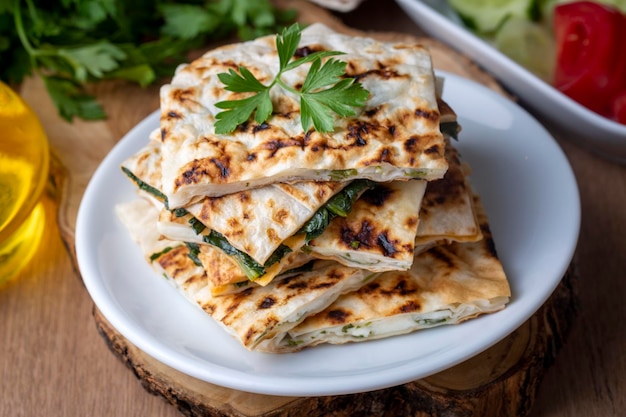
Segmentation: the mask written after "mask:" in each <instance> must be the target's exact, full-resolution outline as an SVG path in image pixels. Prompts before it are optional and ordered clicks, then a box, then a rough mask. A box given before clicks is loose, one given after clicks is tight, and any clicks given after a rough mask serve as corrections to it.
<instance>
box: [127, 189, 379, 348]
mask: <svg viewBox="0 0 626 417" xmlns="http://www.w3.org/2000/svg"><path fill="white" fill-rule="evenodd" d="M151 209H154V206H152V205H151V204H150V203H148V202H146V201H145V200H138V201H136V202H132V203H127V204H122V205H118V206H117V207H116V211H117V213H118V215H120V218H121V219H122V220H123V221H124V223H125V224H126V226H127V227H128V228H129V231H130V233H131V235H132V236H133V238H134V239H135V240H136V241H137V242H139V244H140V247H141V249H142V250H143V251H144V254H145V256H146V258H147V259H148V261H149V262H150V264H151V265H152V266H153V267H154V268H155V270H156V271H157V272H158V273H159V275H164V276H166V277H167V278H168V279H170V281H171V283H172V284H174V285H175V287H176V288H177V289H178V290H180V292H181V293H182V294H183V295H184V296H185V297H186V298H187V299H189V300H190V301H191V302H193V303H194V304H196V305H198V306H199V307H201V308H202V309H203V310H204V311H205V312H207V313H208V314H209V315H210V316H211V317H213V318H214V319H215V320H216V321H217V322H218V323H219V324H220V325H222V327H224V329H226V331H227V332H228V333H230V334H231V335H233V336H234V337H235V338H236V339H237V340H239V341H240V342H241V344H242V345H243V346H244V347H245V348H246V349H250V350H252V349H254V348H255V347H256V346H257V345H258V344H259V343H261V342H262V341H263V340H266V339H269V338H272V337H274V336H275V335H276V334H277V333H278V332H284V331H287V330H289V329H290V328H292V327H294V326H296V325H297V324H298V323H299V322H301V321H302V320H303V319H304V318H305V317H306V316H308V315H309V314H314V313H317V312H319V311H321V310H323V309H324V308H326V307H327V306H328V305H330V304H331V303H332V302H333V301H334V300H336V299H337V297H339V295H341V294H342V293H346V292H350V291H354V290H356V289H358V288H359V287H361V286H362V285H364V284H365V283H366V282H367V281H368V280H370V279H373V278H374V277H375V276H376V274H375V273H372V272H369V271H365V270H362V269H358V268H346V267H344V266H342V265H339V264H337V263H336V262H331V261H315V263H314V265H312V266H311V268H310V270H308V271H297V272H295V273H293V274H291V276H289V277H286V278H283V279H280V280H277V281H274V282H272V283H271V284H270V285H268V286H265V287H261V286H257V285H252V286H248V287H247V288H245V289H244V290H243V291H241V292H238V293H234V294H225V295H222V296H220V297H214V296H213V295H212V293H211V288H210V286H209V285H208V277H207V271H211V270H213V269H212V268H207V269H205V268H204V267H203V266H202V265H198V264H197V263H196V262H194V260H193V258H194V256H190V248H189V247H188V246H187V245H185V244H183V243H181V242H172V241H170V242H167V243H165V244H166V245H167V248H168V250H160V251H159V252H152V250H153V248H161V247H162V246H163V245H164V243H163V242H161V241H159V240H158V236H157V234H155V233H153V232H152V231H151V229H150V228H148V229H146V228H144V227H139V226H138V223H134V222H133V220H141V219H145V218H147V217H152V220H154V216H156V211H151ZM146 211H147V212H148V216H146ZM222 266H223V265H220V268H221V267H222Z"/></svg>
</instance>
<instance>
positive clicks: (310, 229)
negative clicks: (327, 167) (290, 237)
mask: <svg viewBox="0 0 626 417" xmlns="http://www.w3.org/2000/svg"><path fill="white" fill-rule="evenodd" d="M375 186H376V183H375V182H373V181H370V180H355V181H353V182H351V183H350V184H348V185H347V186H346V187H345V188H344V189H343V190H341V191H339V192H338V193H337V194H335V195H334V196H332V197H331V198H330V199H329V200H328V202H326V204H325V205H324V206H322V207H320V209H319V210H317V211H316V212H315V214H314V215H313V217H311V218H310V219H309V221H308V222H306V223H305V224H304V225H303V226H302V228H300V230H299V231H298V233H306V239H305V242H306V243H308V242H310V241H311V240H313V239H315V238H316V237H318V236H320V235H321V234H322V233H323V232H324V230H326V227H328V225H329V224H330V222H331V220H333V219H334V218H335V217H337V216H341V217H345V216H347V215H348V213H349V212H350V210H351V209H352V205H353V204H354V202H355V201H356V200H357V199H358V198H359V196H360V195H361V194H362V193H363V192H364V191H365V190H366V189H371V188H374V187H375Z"/></svg>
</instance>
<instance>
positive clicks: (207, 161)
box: [161, 24, 447, 208]
mask: <svg viewBox="0 0 626 417" xmlns="http://www.w3.org/2000/svg"><path fill="white" fill-rule="evenodd" d="M318 50H339V51H342V52H345V54H344V55H341V56H340V58H341V60H342V61H345V62H347V67H346V72H347V75H349V76H353V77H355V78H356V79H357V80H358V81H359V82H360V83H361V84H362V85H363V86H364V88H366V89H367V90H368V91H369V92H370V97H369V98H368V100H367V102H366V105H365V107H364V108H361V109H359V110H358V112H359V113H358V115H357V116H354V117H347V118H338V119H337V120H336V122H335V125H336V128H335V131H334V132H332V133H319V132H316V131H313V130H310V131H308V132H304V131H303V130H302V127H301V123H300V105H299V102H298V99H297V96H295V95H293V93H291V92H289V91H287V90H285V89H283V88H282V87H280V86H275V87H274V88H273V89H272V90H271V93H270V94H271V95H272V100H273V102H274V114H273V116H272V117H271V118H270V119H269V120H268V121H267V122H265V123H263V124H261V125H259V124H257V123H256V122H254V121H250V122H248V123H246V124H245V125H242V126H240V127H239V128H238V129H237V130H235V131H234V132H233V133H232V134H229V135H218V134H215V131H214V123H215V115H216V114H217V113H218V112H219V109H218V108H216V107H215V103H217V102H220V101H224V100H237V99H241V98H244V97H247V93H236V92H230V91H226V90H225V89H224V86H223V85H222V84H221V82H220V81H219V80H218V77H217V74H219V73H223V72H227V71H228V70H229V69H231V68H237V67H238V66H240V65H241V66H244V67H246V68H247V69H248V70H250V71H251V72H252V73H253V74H254V75H255V76H256V77H257V78H258V79H259V80H261V81H264V82H267V81H269V80H270V79H273V78H274V76H275V75H276V73H277V72H278V62H279V61H278V57H277V53H276V48H275V37H274V36H268V37H262V38H259V39H256V40H254V41H250V42H246V43H240V44H235V45H229V46H225V47H222V48H218V49H214V50H212V51H209V52H208V53H206V54H205V55H204V56H202V57H200V58H198V59H197V60H195V61H193V62H192V63H190V64H188V65H183V66H180V67H179V68H178V69H177V71H176V74H175V75H174V77H173V79H172V81H171V83H170V84H167V85H165V86H163V87H162V88H161V133H162V145H163V149H162V153H163V192H164V193H165V194H166V195H167V198H168V202H169V204H170V207H171V208H176V207H182V206H185V205H187V204H188V203H189V202H190V201H193V200H194V199H195V198H197V197H198V196H219V195H224V194H230V193H236V192H239V191H242V190H247V189H249V188H251V187H260V186H263V185H267V184H270V183H276V182H295V181H302V180H317V181H329V180H335V181H347V180H353V179H355V178H369V179H372V180H374V181H378V182H380V181H391V180H394V179H403V180H406V179H424V180H431V179H437V178H441V177H442V176H443V174H444V173H445V171H446V169H447V163H446V160H445V157H444V148H445V144H444V141H443V136H442V134H441V132H440V130H439V117H440V114H439V110H438V105H437V97H436V92H435V77H434V73H433V67H432V62H431V58H430V55H429V53H428V51H427V50H426V48H425V47H423V46H421V45H419V44H409V43H389V42H379V41H376V40H374V39H370V38H364V37H353V36H346V35H342V34H338V33H334V32H332V31H330V30H329V29H328V28H326V27H325V26H323V25H320V24H316V25H312V26H310V27H308V28H307V29H305V30H304V31H303V32H302V39H301V42H300V47H299V49H298V51H297V52H296V55H302V54H306V53H308V52H310V51H318ZM308 69H309V64H305V65H302V66H300V67H298V68H296V69H294V70H291V71H288V72H286V73H284V74H283V77H282V79H283V81H285V83H287V84H288V85H293V86H295V85H297V84H299V83H302V82H303V81H304V79H305V76H306V73H307V72H308Z"/></svg>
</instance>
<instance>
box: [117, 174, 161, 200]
mask: <svg viewBox="0 0 626 417" xmlns="http://www.w3.org/2000/svg"><path fill="white" fill-rule="evenodd" d="M122 171H124V174H126V175H128V177H129V178H130V179H131V180H133V182H134V183H135V184H137V187H139V189H140V190H143V191H145V192H147V193H149V194H152V195H153V196H154V197H156V198H157V199H159V201H162V202H163V204H164V205H165V208H168V207H167V197H166V196H165V194H163V193H162V192H161V191H159V190H157V189H156V188H154V187H153V186H151V185H150V184H148V183H147V182H145V181H143V180H142V179H140V178H139V177H137V176H136V175H135V174H133V173H132V172H131V171H130V170H129V169H128V168H126V167H122Z"/></svg>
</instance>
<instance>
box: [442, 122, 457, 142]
mask: <svg viewBox="0 0 626 417" xmlns="http://www.w3.org/2000/svg"><path fill="white" fill-rule="evenodd" d="M439 130H441V133H443V134H446V135H448V136H450V137H451V138H453V139H455V140H459V130H460V128H459V124H458V123H457V122H445V123H441V124H440V125H439Z"/></svg>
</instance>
